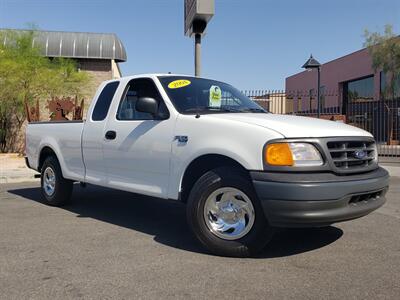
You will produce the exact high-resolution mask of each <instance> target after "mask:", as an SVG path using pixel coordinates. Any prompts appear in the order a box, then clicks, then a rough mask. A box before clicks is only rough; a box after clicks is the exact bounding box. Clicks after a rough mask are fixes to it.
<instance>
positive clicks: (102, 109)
mask: <svg viewBox="0 0 400 300" xmlns="http://www.w3.org/2000/svg"><path fill="white" fill-rule="evenodd" d="M118 85H119V81H113V82H110V83H109V84H107V85H106V86H105V87H104V88H103V90H102V91H101V93H100V96H99V98H98V99H97V102H96V106H95V107H94V110H93V114H92V120H93V121H102V120H104V119H105V117H106V116H107V113H108V109H109V108H110V104H111V101H112V99H113V97H114V94H115V91H116V90H117V88H118Z"/></svg>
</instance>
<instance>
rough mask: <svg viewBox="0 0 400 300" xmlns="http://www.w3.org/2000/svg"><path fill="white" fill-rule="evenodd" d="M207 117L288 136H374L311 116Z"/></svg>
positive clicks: (236, 114)
mask: <svg viewBox="0 0 400 300" xmlns="http://www.w3.org/2000/svg"><path fill="white" fill-rule="evenodd" d="M207 117H211V118H219V119H225V120H232V121H236V122H243V123H247V124H253V125H257V126H261V127H265V128H268V129H271V130H274V131H276V132H278V133H280V134H282V135H283V136H284V137H286V138H300V137H333V136H368V137H370V136H372V135H371V134H370V133H369V132H367V131H365V130H362V129H360V128H357V127H354V126H350V125H346V124H344V123H341V122H333V121H328V120H322V119H316V118H309V117H300V116H291V115H278V114H271V113H268V114H264V113H262V114H260V113H228V114H213V115H211V114H210V115H207Z"/></svg>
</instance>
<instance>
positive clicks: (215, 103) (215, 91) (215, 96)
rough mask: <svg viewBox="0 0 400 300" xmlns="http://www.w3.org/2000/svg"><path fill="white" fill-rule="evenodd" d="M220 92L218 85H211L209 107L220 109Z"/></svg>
mask: <svg viewBox="0 0 400 300" xmlns="http://www.w3.org/2000/svg"><path fill="white" fill-rule="evenodd" d="M221 99H222V91H221V88H220V87H219V86H218V85H212V86H211V87H210V98H209V105H210V107H221Z"/></svg>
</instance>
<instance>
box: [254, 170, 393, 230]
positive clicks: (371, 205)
mask: <svg viewBox="0 0 400 300" xmlns="http://www.w3.org/2000/svg"><path fill="white" fill-rule="evenodd" d="M251 175H252V178H253V184H254V188H255V190H256V192H257V195H258V197H259V199H260V201H261V204H262V206H263V209H264V213H265V215H266V217H267V219H268V220H269V222H270V224H271V225H273V226H279V227H309V226H326V225H329V224H332V223H336V222H340V221H346V220H350V219H355V218H359V217H362V216H364V215H366V214H369V213H370V212H372V211H374V210H375V209H377V208H379V207H380V206H382V205H383V204H384V203H385V201H386V199H385V193H386V191H387V188H388V186H389V175H388V173H387V172H386V170H384V169H382V168H379V169H377V170H376V171H374V174H371V173H369V174H365V175H364V176H365V177H364V179H362V177H360V176H362V175H357V176H354V177H353V176H336V175H334V176H336V177H337V180H336V181H334V180H332V178H330V180H328V181H326V182H323V181H322V182H321V179H320V180H319V181H317V180H318V179H317V178H312V180H310V179H307V178H303V180H301V181H299V177H298V176H297V175H298V174H285V176H284V178H285V182H277V181H270V180H268V181H265V180H263V181H261V180H260V178H262V177H263V175H262V174H259V173H255V172H251ZM302 176H304V175H302ZM264 177H265V176H264ZM310 177H313V175H312V176H310ZM322 177H323V176H322ZM358 196H360V197H358ZM360 199H361V200H360Z"/></svg>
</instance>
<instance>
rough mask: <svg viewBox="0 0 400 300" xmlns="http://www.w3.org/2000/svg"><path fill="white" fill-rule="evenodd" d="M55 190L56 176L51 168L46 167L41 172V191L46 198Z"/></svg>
mask: <svg viewBox="0 0 400 300" xmlns="http://www.w3.org/2000/svg"><path fill="white" fill-rule="evenodd" d="M55 189H56V175H55V174H54V171H53V169H52V168H50V167H47V168H46V169H45V170H44V172H43V190H44V192H45V193H46V195H47V196H52V195H53V194H54V191H55Z"/></svg>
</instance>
